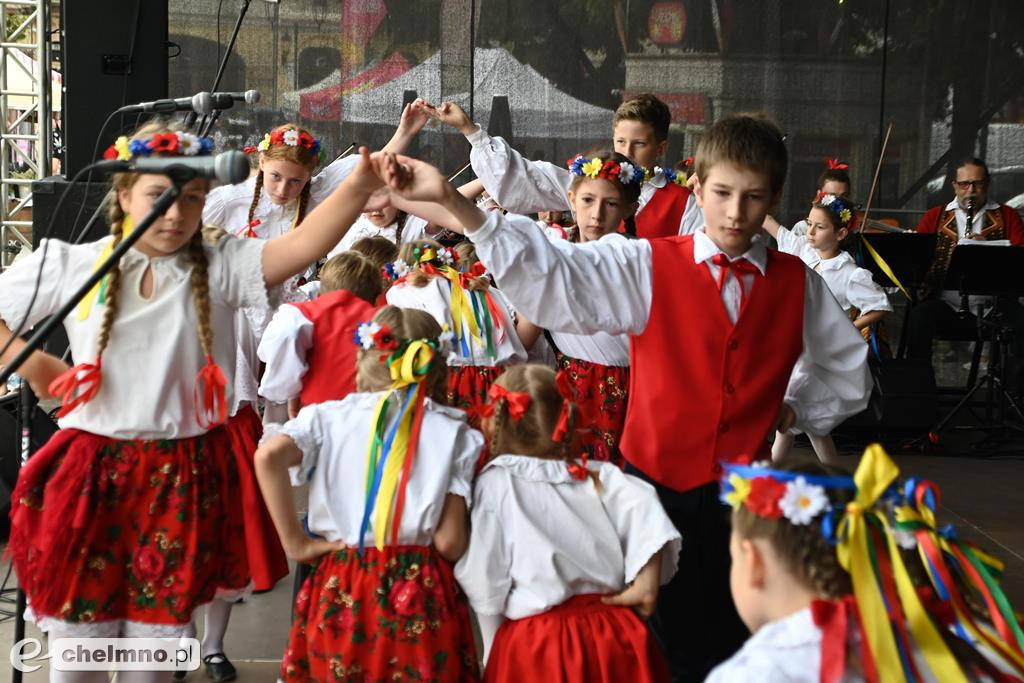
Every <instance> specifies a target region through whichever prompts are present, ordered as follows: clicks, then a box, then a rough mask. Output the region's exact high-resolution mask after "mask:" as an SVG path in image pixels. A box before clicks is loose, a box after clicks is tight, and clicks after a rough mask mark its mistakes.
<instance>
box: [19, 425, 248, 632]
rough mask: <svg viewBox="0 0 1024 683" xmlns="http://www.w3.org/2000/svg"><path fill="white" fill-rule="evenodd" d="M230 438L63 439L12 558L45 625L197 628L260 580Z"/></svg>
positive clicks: (25, 512)
mask: <svg viewBox="0 0 1024 683" xmlns="http://www.w3.org/2000/svg"><path fill="white" fill-rule="evenodd" d="M232 446H233V444H232V438H231V436H230V435H229V433H228V430H227V429H226V428H224V427H220V428H217V429H214V430H212V431H210V432H208V433H207V434H204V435H202V436H198V437H192V438H186V439H178V440H158V441H148V440H133V441H117V440H114V439H111V438H108V437H105V436H99V435H96V434H91V433H89V432H84V431H81V430H77V429H62V430H61V431H59V432H57V434H55V435H54V436H53V437H52V438H51V439H50V440H49V441H48V442H47V444H46V445H45V446H44V447H43V448H41V449H40V450H39V452H37V453H36V454H35V455H33V456H32V458H31V459H29V461H28V463H26V465H25V467H23V468H22V470H21V473H20V475H19V477H18V484H17V486H16V487H15V490H14V494H13V498H12V502H11V537H10V545H9V547H8V553H9V555H10V557H11V559H12V561H13V563H14V568H15V570H16V571H17V573H18V580H19V582H20V583H21V586H22V587H23V588H24V589H25V592H26V593H27V594H28V597H29V600H30V601H31V605H32V609H33V611H34V612H35V614H36V615H38V616H40V617H44V618H49V619H57V620H60V621H65V622H69V623H74V624H86V623H92V622H103V621H120V620H128V621H134V622H142V623H146V624H164V625H174V624H186V623H188V622H189V620H191V618H192V612H193V610H195V608H196V607H198V606H200V605H202V604H204V603H207V602H210V601H211V600H212V599H213V598H214V596H215V594H216V593H217V591H218V590H222V591H238V590H242V589H244V588H246V586H248V584H249V581H250V572H249V564H248V559H247V555H246V545H245V520H244V518H243V511H242V507H241V506H240V505H239V504H238V503H237V502H236V496H237V491H238V489H239V473H238V468H237V466H236V461H235V458H234V457H233V456H232Z"/></svg>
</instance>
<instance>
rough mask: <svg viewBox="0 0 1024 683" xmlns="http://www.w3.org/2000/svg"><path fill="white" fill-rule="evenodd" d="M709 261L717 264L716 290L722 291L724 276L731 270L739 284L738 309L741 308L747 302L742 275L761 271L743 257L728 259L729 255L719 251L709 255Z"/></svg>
mask: <svg viewBox="0 0 1024 683" xmlns="http://www.w3.org/2000/svg"><path fill="white" fill-rule="evenodd" d="M711 262H712V263H714V264H715V265H716V266H718V291H719V292H721V291H722V287H724V286H725V278H726V277H728V275H729V272H730V271H731V272H732V274H733V277H735V278H736V282H737V283H738V284H739V286H740V310H741V311H742V310H743V306H744V305H745V304H746V303H747V286H746V284H744V282H743V275H744V274H747V273H749V274H750V275H760V274H761V271H760V270H758V268H757V266H755V265H754V264H753V263H751V262H750V261H748V260H747V259H745V258H738V259H736V260H735V261H730V260H729V257H728V256H726V255H725V254H723V253H721V252H719V253H717V254H715V255H714V256H712V257H711Z"/></svg>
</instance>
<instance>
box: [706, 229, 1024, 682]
mask: <svg viewBox="0 0 1024 683" xmlns="http://www.w3.org/2000/svg"><path fill="white" fill-rule="evenodd" d="M808 223H809V225H813V224H812V223H810V222H808ZM898 475H899V470H898V469H897V467H896V466H895V465H894V464H893V462H892V461H891V460H890V459H889V457H888V456H887V455H886V453H885V451H884V450H882V448H881V446H879V445H877V444H875V445H873V446H869V447H868V449H867V450H866V451H865V453H864V456H863V458H862V459H861V462H860V464H859V466H858V468H857V472H856V474H855V475H854V476H853V477H850V476H848V475H841V476H836V475H831V474H826V473H825V472H824V471H823V470H822V469H821V468H820V467H816V466H803V467H795V468H794V467H782V468H780V469H770V468H768V467H763V466H753V467H750V466H726V472H725V474H724V475H723V481H722V484H723V488H722V499H723V501H725V502H726V503H727V504H729V505H730V506H731V507H732V509H733V512H732V534H731V539H730V544H729V547H730V553H731V555H732V566H731V570H730V574H731V576H730V584H731V587H732V595H733V600H734V601H735V603H736V608H737V610H738V611H739V613H740V616H741V617H742V619H743V621H744V623H745V624H746V625H747V627H748V628H749V629H750V631H751V633H752V634H753V635H751V637H750V638H749V639H748V640H747V642H746V643H745V644H744V645H743V647H742V648H741V649H740V650H739V652H737V653H736V654H735V655H734V656H733V657H731V658H730V659H729V660H728V661H726V662H724V663H723V664H721V665H719V666H718V667H717V668H716V669H715V670H714V671H712V672H711V675H710V676H709V677H708V679H707V680H708V681H709V683H732V682H736V683H739V682H741V681H743V682H746V681H753V680H758V681H783V680H785V681H793V682H794V683H800V682H804V683H818V682H819V681H821V682H822V683H834V682H837V681H872V682H874V681H886V682H888V681H899V682H904V681H943V682H946V681H968V680H970V681H1011V680H1021V678H1020V677H1021V676H1022V675H1024V635H1022V634H1021V631H1020V629H1019V628H1016V629H1014V628H1013V627H1011V625H1010V624H1011V623H1013V622H1011V621H1009V620H1012V619H1015V617H1014V613H1013V610H1012V608H1011V607H1010V605H1009V603H1008V602H1006V599H1005V596H1004V595H1003V594H1002V591H1001V590H1000V589H999V585H998V583H997V581H996V580H995V576H996V574H997V573H998V567H999V566H1000V565H999V563H998V561H997V560H994V559H993V558H991V557H989V556H988V555H986V554H985V553H983V552H981V551H979V550H977V549H976V548H974V547H973V546H971V545H970V544H967V543H964V542H963V541H961V540H959V539H958V538H957V536H956V534H955V533H954V532H952V531H948V530H946V529H944V530H942V531H939V530H938V529H937V528H936V527H935V508H936V506H937V504H938V491H937V490H936V489H935V487H934V485H932V484H931V483H930V482H926V481H922V480H917V479H909V480H907V481H906V482H898V481H897V476H898ZM948 529H951V527H949V528H948ZM915 551H916V552H915ZM915 584H916V585H915ZM976 599H977V600H976ZM976 601H977V602H980V603H983V604H984V609H983V610H982V611H981V612H980V613H979V612H976V611H975V608H972V607H969V606H968V605H969V603H972V602H976ZM1008 617H1009V620H1008Z"/></svg>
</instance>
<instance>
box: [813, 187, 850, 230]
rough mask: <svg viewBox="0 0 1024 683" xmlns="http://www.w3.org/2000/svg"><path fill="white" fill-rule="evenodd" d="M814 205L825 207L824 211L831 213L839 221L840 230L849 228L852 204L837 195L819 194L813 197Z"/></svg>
mask: <svg viewBox="0 0 1024 683" xmlns="http://www.w3.org/2000/svg"><path fill="white" fill-rule="evenodd" d="M814 203H815V204H820V205H821V206H823V207H825V210H826V211H830V212H832V213H833V214H834V215H835V216H836V218H838V219H839V227H840V228H848V227H850V221H852V220H853V204H851V203H850V202H849V201H848V200H846V199H843V198H842V197H840V196H839V195H837V194H828V193H826V192H819V193H818V194H817V195H815V196H814Z"/></svg>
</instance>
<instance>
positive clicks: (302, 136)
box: [299, 131, 313, 149]
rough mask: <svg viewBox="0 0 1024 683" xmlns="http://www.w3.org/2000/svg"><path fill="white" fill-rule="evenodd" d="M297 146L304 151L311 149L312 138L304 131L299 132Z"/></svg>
mask: <svg viewBox="0 0 1024 683" xmlns="http://www.w3.org/2000/svg"><path fill="white" fill-rule="evenodd" d="M299 144H300V145H302V146H303V147H305V148H306V149H312V147H313V136H312V135H310V134H309V133H307V132H306V131H300V132H299Z"/></svg>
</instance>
